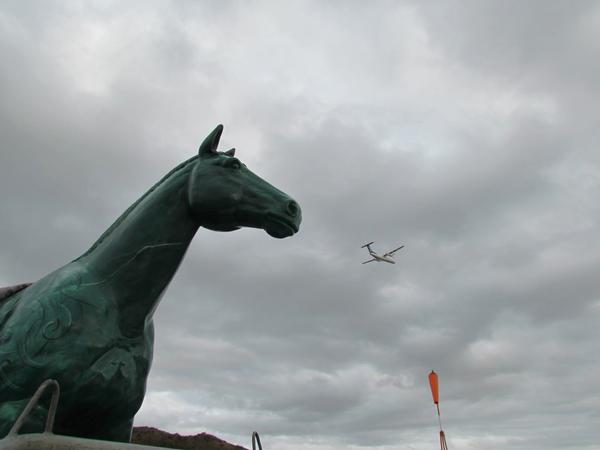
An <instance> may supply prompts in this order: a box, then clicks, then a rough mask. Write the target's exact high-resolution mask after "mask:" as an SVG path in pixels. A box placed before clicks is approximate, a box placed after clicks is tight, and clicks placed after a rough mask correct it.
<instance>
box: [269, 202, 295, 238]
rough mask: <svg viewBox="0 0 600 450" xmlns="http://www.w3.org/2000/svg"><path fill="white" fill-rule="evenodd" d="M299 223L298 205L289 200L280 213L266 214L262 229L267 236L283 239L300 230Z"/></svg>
mask: <svg viewBox="0 0 600 450" xmlns="http://www.w3.org/2000/svg"><path fill="white" fill-rule="evenodd" d="M300 222H302V210H301V209H300V205H298V203H296V202H295V201H294V200H289V201H288V202H287V203H286V205H285V211H283V212H282V213H280V214H277V213H273V212H269V213H267V215H266V218H265V225H264V229H265V231H266V232H267V233H268V234H269V236H272V237H274V238H277V239H283V238H286V237H289V236H292V235H294V234H296V233H297V232H298V230H299V229H300Z"/></svg>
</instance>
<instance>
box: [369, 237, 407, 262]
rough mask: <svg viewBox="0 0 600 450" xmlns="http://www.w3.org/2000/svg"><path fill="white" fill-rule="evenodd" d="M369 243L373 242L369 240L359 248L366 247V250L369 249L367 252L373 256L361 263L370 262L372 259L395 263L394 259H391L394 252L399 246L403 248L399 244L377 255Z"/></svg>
mask: <svg viewBox="0 0 600 450" xmlns="http://www.w3.org/2000/svg"><path fill="white" fill-rule="evenodd" d="M371 244H373V242H369V243H368V244H365V245H363V246H362V247H361V248H365V247H367V250H369V254H370V255H371V256H372V257H373V259H369V260H368V261H365V262H363V263H362V264H366V263H370V262H373V261H377V262H386V263H390V264H396V261H394V260H393V259H392V258H393V256H394V253H396V252H397V251H398V250H400V249H401V248H404V245H402V246H400V247H398V248H396V249H394V250H392V251H391V252H387V253H384V254H383V255H378V254H377V253H375V252H374V251H373V250H371Z"/></svg>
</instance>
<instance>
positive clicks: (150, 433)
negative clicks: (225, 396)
mask: <svg viewBox="0 0 600 450" xmlns="http://www.w3.org/2000/svg"><path fill="white" fill-rule="evenodd" d="M131 443H132V444H143V445H153V446H156V447H168V448H179V449H183V450H247V449H246V448H244V447H241V446H239V445H233V444H230V443H229V442H226V441H224V440H222V439H219V438H218V437H215V436H212V435H210V434H207V433H200V434H196V435H194V436H181V435H180V434H177V433H167V432H166V431H162V430H159V429H157V428H152V427H133V433H132V434H131Z"/></svg>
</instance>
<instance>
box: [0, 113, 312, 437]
mask: <svg viewBox="0 0 600 450" xmlns="http://www.w3.org/2000/svg"><path fill="white" fill-rule="evenodd" d="M222 131H223V127H222V126H221V125H219V126H218V127H217V128H216V129H215V130H214V131H213V132H212V133H211V134H210V135H209V136H208V137H207V138H206V139H205V140H204V142H203V143H202V145H201V146H200V150H199V152H198V155H197V156H195V157H193V158H191V159H189V160H187V161H185V162H183V163H182V164H180V165H179V166H177V167H176V168H175V169H173V170H172V171H171V172H169V173H168V174H167V175H166V176H165V177H164V178H163V179H162V180H160V181H159V182H158V183H156V184H155V185H154V186H153V187H152V188H151V189H150V190H149V191H148V192H146V194H144V195H143V196H142V197H141V198H140V199H139V200H138V201H136V202H135V203H134V204H133V205H131V206H130V207H129V208H128V209H127V210H126V211H125V212H124V213H123V214H122V215H121V217H120V218H119V219H117V221H116V222H115V223H114V224H113V225H112V226H111V227H110V228H108V230H106V231H105V232H104V234H102V236H100V238H99V239H98V241H97V242H96V243H95V244H94V245H93V246H92V247H91V248H90V249H89V250H88V251H87V252H86V253H84V254H83V255H81V256H80V257H79V258H77V259H76V260H74V261H72V262H70V263H68V264H67V265H65V266H63V267H61V268H60V269H58V270H56V271H54V272H52V273H50V274H48V275H46V276H45V277H44V278H42V279H40V280H39V281H37V282H35V283H32V284H23V285H17V286H13V287H10V288H5V289H0V438H2V437H4V436H5V435H6V434H7V432H8V431H9V429H10V427H11V426H12V425H13V423H14V422H15V420H16V418H17V416H18V415H19V414H20V412H21V411H22V410H23V408H24V406H25V404H26V403H27V401H28V400H29V398H30V397H31V395H33V393H34V392H35V390H36V388H37V387H38V386H39V385H40V384H41V383H42V382H43V381H44V380H46V379H49V378H53V379H56V380H58V382H59V383H60V386H61V391H62V394H61V402H60V405H59V408H58V411H57V416H56V421H55V431H56V433H59V434H65V435H73V436H79V437H85V438H93V439H104V440H114V441H123V442H127V441H129V439H130V436H131V428H132V425H133V417H134V415H135V414H136V412H137V411H138V409H139V408H140V406H141V404H142V401H143V398H144V394H145V389H146V378H147V376H148V372H149V370H150V364H151V361H152V351H153V334H154V333H153V322H152V315H153V313H154V310H155V309H156V306H157V305H158V302H159V301H160V299H161V297H162V294H163V292H164V291H165V289H166V288H167V286H168V285H169V282H170V281H171V279H172V278H173V276H174V274H175V272H176V271H177V268H178V267H179V264H180V263H181V261H182V259H183V257H184V254H185V252H186V250H187V248H188V246H189V244H190V242H191V240H192V238H193V237H194V235H195V233H196V231H197V230H198V228H199V227H205V228H208V229H210V230H218V231H232V230H236V229H238V228H240V227H254V228H262V229H264V230H265V231H266V232H267V233H269V234H270V235H271V236H273V237H276V238H284V237H287V236H291V235H293V234H294V233H296V232H297V231H298V227H299V225H300V221H301V212H300V207H299V206H298V204H297V203H296V202H295V201H294V200H292V199H291V198H290V197H289V196H288V195H287V194H285V193H283V192H281V191H279V190H278V189H276V188H275V187H273V186H271V185H270V184H268V183H267V182H265V181H264V180H262V179H261V178H259V177H258V176H256V175H255V174H254V173H252V172H251V171H250V170H248V169H247V168H246V166H245V165H244V164H242V163H241V162H240V161H239V160H238V159H237V158H235V156H234V153H235V150H234V149H231V150H229V151H227V152H218V151H217V145H218V143H219V139H220V137H221V133H222ZM45 415H46V414H45V409H44V407H43V406H42V407H39V408H38V411H37V414H36V415H34V416H33V418H32V419H31V420H30V421H29V423H28V424H27V427H26V428H25V429H24V431H38V430H41V429H43V423H44V421H45Z"/></svg>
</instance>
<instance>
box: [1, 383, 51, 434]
mask: <svg viewBox="0 0 600 450" xmlns="http://www.w3.org/2000/svg"><path fill="white" fill-rule="evenodd" d="M49 387H50V388H52V389H53V391H52V398H51V399H50V408H48V415H47V416H46V428H45V429H44V432H45V433H52V428H53V427H54V417H55V416H56V408H57V407H58V398H59V397H60V386H59V384H58V381H56V380H46V381H44V382H43V383H42V384H41V385H40V387H39V388H38V389H37V391H35V394H33V397H31V400H29V403H27V406H25V409H24V410H23V412H22V413H21V415H20V416H19V417H18V418H17V420H16V421H15V423H14V425H13V426H12V428H11V429H10V431H9V432H8V434H7V435H6V436H7V437H8V436H12V435H15V434H18V432H19V430H20V429H21V427H22V426H23V424H24V423H25V421H26V420H27V418H28V417H29V414H30V413H31V411H32V410H33V408H35V407H36V405H37V404H38V402H39V401H40V398H41V396H42V395H43V394H44V392H45V391H46V389H47V388H49Z"/></svg>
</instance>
